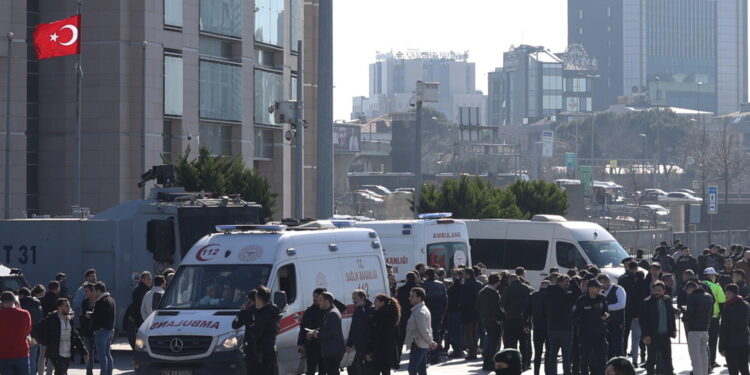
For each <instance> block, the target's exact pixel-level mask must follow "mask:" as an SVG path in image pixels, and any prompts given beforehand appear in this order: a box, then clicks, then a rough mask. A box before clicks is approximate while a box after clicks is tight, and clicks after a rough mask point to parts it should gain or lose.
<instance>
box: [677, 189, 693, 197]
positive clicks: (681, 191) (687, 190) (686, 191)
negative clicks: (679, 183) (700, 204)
mask: <svg viewBox="0 0 750 375" xmlns="http://www.w3.org/2000/svg"><path fill="white" fill-rule="evenodd" d="M675 191H678V192H680V193H688V194H690V195H692V196H698V193H696V192H695V191H693V190H690V189H676V190H675Z"/></svg>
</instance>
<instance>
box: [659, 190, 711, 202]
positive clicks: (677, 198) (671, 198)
mask: <svg viewBox="0 0 750 375" xmlns="http://www.w3.org/2000/svg"><path fill="white" fill-rule="evenodd" d="M659 202H664V203H701V202H703V199H701V198H696V197H695V196H694V195H692V194H689V193H683V192H681V191H673V192H671V193H669V194H667V195H664V196H662V197H659Z"/></svg>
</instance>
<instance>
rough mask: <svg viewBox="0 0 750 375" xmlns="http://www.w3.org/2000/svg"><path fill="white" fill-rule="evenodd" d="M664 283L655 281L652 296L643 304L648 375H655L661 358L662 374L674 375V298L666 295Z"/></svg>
mask: <svg viewBox="0 0 750 375" xmlns="http://www.w3.org/2000/svg"><path fill="white" fill-rule="evenodd" d="M665 290H666V288H665V287H664V283H663V282H661V281H655V282H654V283H653V285H652V286H651V295H650V296H649V297H648V298H646V299H645V300H644V301H643V303H641V318H640V320H641V321H640V323H641V330H642V331H643V342H645V343H646V347H647V349H648V359H647V360H646V374H648V375H653V374H654V367H655V366H656V358H657V357H659V358H660V361H659V363H660V364H663V365H664V367H665V368H663V369H661V373H662V374H672V373H674V368H673V367H672V343H671V341H670V339H671V338H674V337H677V327H676V324H675V320H674V309H673V307H672V297H670V296H668V295H665V294H664V291H665Z"/></svg>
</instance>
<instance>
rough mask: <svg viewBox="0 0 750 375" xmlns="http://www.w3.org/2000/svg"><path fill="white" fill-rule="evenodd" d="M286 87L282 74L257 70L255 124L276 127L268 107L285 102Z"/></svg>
mask: <svg viewBox="0 0 750 375" xmlns="http://www.w3.org/2000/svg"><path fill="white" fill-rule="evenodd" d="M283 95H284V87H283V79H282V76H281V73H273V72H268V71H265V70H260V69H256V70H255V123H256V124H261V125H276V122H274V119H273V114H272V113H268V107H269V106H270V105H271V104H273V103H274V102H277V101H281V100H283Z"/></svg>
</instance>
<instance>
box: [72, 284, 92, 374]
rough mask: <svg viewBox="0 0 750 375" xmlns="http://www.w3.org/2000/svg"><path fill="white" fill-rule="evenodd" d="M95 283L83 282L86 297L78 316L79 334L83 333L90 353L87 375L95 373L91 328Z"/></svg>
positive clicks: (82, 337) (82, 339)
mask: <svg viewBox="0 0 750 375" xmlns="http://www.w3.org/2000/svg"><path fill="white" fill-rule="evenodd" d="M94 284H95V283H92V282H88V281H87V282H86V283H85V284H83V295H84V298H83V300H81V307H80V308H79V311H80V312H81V316H79V317H78V322H79V323H80V327H79V328H78V334H79V335H81V341H83V345H84V346H85V347H86V351H87V352H88V353H89V358H88V361H86V375H93V374H94V358H93V357H94V353H95V351H94V346H95V345H94V331H92V330H91V312H93V311H94V303H96V298H94ZM74 318H75V317H74Z"/></svg>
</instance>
